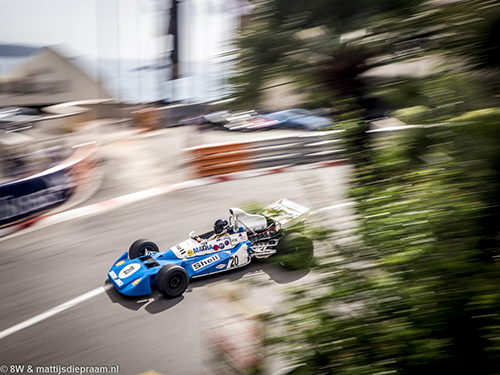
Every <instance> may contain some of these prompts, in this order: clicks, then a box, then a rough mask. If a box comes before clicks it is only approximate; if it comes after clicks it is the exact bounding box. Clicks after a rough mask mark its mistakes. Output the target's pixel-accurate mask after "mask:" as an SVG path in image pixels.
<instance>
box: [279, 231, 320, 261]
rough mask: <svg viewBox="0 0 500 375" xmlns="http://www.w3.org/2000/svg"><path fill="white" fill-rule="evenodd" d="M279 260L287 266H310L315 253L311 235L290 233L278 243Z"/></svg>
mask: <svg viewBox="0 0 500 375" xmlns="http://www.w3.org/2000/svg"><path fill="white" fill-rule="evenodd" d="M276 253H277V257H276V259H277V261H278V262H279V263H281V264H283V265H284V266H285V267H287V268H291V269H303V268H307V267H309V265H310V264H311V261H312V258H313V255H314V245H313V242H312V240H311V239H310V238H309V237H306V236H302V235H300V234H298V233H288V234H285V235H284V236H283V237H281V238H280V239H279V241H278V244H277V245H276Z"/></svg>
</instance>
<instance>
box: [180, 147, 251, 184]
mask: <svg viewBox="0 0 500 375" xmlns="http://www.w3.org/2000/svg"><path fill="white" fill-rule="evenodd" d="M189 154H190V166H191V167H192V168H193V172H194V174H195V175H196V177H209V176H215V175H219V174H225V173H233V172H241V171H245V170H248V169H251V168H252V163H251V162H250V161H249V160H250V159H251V158H252V152H251V151H250V150H249V149H248V144H245V143H225V144H220V145H208V146H199V147H194V148H191V149H189Z"/></svg>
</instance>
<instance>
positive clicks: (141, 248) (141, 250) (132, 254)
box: [128, 238, 160, 259]
mask: <svg viewBox="0 0 500 375" xmlns="http://www.w3.org/2000/svg"><path fill="white" fill-rule="evenodd" d="M159 252H160V249H159V248H158V245H157V244H155V243H154V242H153V241H150V240H145V239H143V238H141V239H139V240H136V241H134V243H133V244H132V245H130V249H128V258H129V259H136V258H139V257H143V256H144V255H149V254H151V253H159Z"/></svg>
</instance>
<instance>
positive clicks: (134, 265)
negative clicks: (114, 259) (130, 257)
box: [118, 263, 141, 279]
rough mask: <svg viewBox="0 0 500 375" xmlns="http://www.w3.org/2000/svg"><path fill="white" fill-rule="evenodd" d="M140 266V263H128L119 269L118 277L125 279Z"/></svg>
mask: <svg viewBox="0 0 500 375" xmlns="http://www.w3.org/2000/svg"><path fill="white" fill-rule="evenodd" d="M140 268H141V265H140V264H138V263H132V264H129V265H128V266H126V267H123V269H122V270H121V271H120V273H119V275H118V277H119V278H120V279H126V278H127V277H130V276H132V275H133V274H134V273H136V272H137V271H138V270H139V269H140Z"/></svg>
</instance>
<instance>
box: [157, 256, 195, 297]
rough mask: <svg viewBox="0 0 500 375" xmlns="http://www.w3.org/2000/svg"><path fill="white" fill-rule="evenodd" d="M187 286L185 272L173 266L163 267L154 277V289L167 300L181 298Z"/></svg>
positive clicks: (187, 281)
mask: <svg viewBox="0 0 500 375" xmlns="http://www.w3.org/2000/svg"><path fill="white" fill-rule="evenodd" d="M188 285H189V276H188V274H187V272H186V270H185V269H184V268H182V267H180V266H178V265H175V264H167V265H165V266H163V267H162V268H161V269H160V271H158V274H157V275H156V289H158V290H159V292H160V293H161V294H163V295H164V296H165V297H167V298H176V297H179V296H181V295H182V294H183V293H184V292H185V291H186V289H187V287H188Z"/></svg>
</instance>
